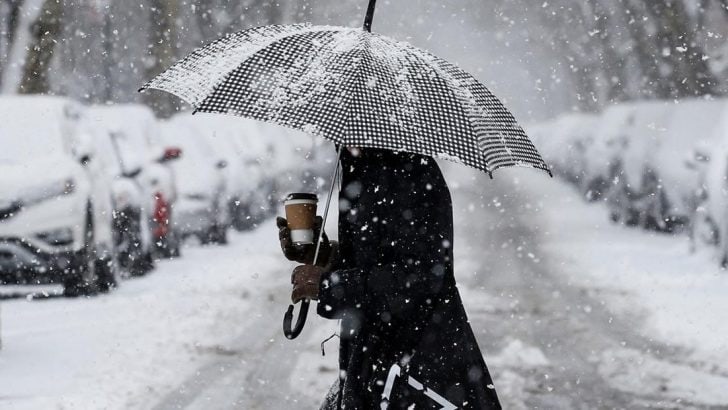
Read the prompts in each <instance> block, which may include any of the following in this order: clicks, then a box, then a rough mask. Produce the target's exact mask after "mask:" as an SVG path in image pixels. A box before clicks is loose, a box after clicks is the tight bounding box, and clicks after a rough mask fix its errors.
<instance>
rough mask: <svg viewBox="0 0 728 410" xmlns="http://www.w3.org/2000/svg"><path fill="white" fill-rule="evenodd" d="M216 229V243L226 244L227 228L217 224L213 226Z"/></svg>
mask: <svg viewBox="0 0 728 410" xmlns="http://www.w3.org/2000/svg"><path fill="white" fill-rule="evenodd" d="M215 230H216V231H217V232H216V234H215V236H216V237H217V243H218V244H220V245H227V243H228V237H227V231H228V230H227V228H226V227H224V226H217V227H216V228H215Z"/></svg>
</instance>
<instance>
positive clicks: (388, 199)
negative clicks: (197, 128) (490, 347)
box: [277, 148, 501, 410]
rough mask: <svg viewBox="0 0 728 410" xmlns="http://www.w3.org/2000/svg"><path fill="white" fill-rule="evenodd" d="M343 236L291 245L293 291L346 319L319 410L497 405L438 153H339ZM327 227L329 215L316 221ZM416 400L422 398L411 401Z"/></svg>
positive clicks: (285, 245) (296, 297) (327, 314)
mask: <svg viewBox="0 0 728 410" xmlns="http://www.w3.org/2000/svg"><path fill="white" fill-rule="evenodd" d="M341 172H342V176H341V178H342V179H341V190H340V197H339V227H338V231H339V232H338V234H339V236H338V239H339V241H338V243H337V242H334V241H328V238H326V239H325V240H324V242H323V244H322V246H321V251H320V255H319V258H318V263H317V265H316V266H314V265H312V262H313V246H308V247H300V246H294V245H293V244H292V243H291V240H290V231H289V230H288V228H287V222H286V220H285V219H284V218H280V217H279V218H278V220H277V225H278V228H279V239H280V243H281V248H282V250H283V253H284V255H285V256H286V257H287V258H288V259H289V260H294V261H297V262H299V263H303V265H301V266H298V267H296V268H295V269H294V271H293V274H292V278H291V279H292V283H293V292H292V299H293V302H294V303H297V302H298V301H300V300H303V299H313V300H318V307H317V313H318V314H319V315H320V316H322V317H324V318H327V319H340V320H341V324H340V330H339V337H340V346H339V367H340V372H339V377H338V380H336V382H335V383H334V385H333V386H332V387H331V389H330V391H329V394H328V395H327V396H326V398H325V400H324V403H323V404H322V406H321V409H324V410H328V409H405V408H416V409H430V408H432V409H455V408H459V409H500V408H501V405H500V403H499V400H498V396H497V394H496V391H495V388H494V386H493V381H492V379H491V376H490V374H489V372H488V368H487V366H486V364H485V361H484V359H483V356H482V354H481V352H480V349H479V348H478V345H477V342H476V340H475V336H474V335H473V331H472V329H471V327H470V325H469V322H468V319H467V316H466V313H465V310H464V307H463V304H462V301H461V298H460V295H459V293H458V290H457V287H456V285H455V277H454V275H453V265H454V259H453V246H454V241H453V217H452V200H451V197H450V192H449V190H448V187H447V185H446V183H445V180H444V178H443V176H442V173H441V171H440V169H439V167H438V165H437V163H436V162H435V160H434V159H432V158H431V157H428V156H423V155H419V154H413V153H405V152H392V151H389V150H382V149H374V148H363V149H351V148H347V149H344V150H342V154H341ZM319 226H320V220H319ZM413 405H414V407H412V406H413Z"/></svg>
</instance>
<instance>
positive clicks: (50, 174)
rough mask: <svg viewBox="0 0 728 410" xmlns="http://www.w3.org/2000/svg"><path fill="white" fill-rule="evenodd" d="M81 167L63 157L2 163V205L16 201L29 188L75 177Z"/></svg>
mask: <svg viewBox="0 0 728 410" xmlns="http://www.w3.org/2000/svg"><path fill="white" fill-rule="evenodd" d="M80 167H81V165H79V164H76V163H75V162H73V161H72V160H71V159H69V158H65V157H62V156H58V157H48V158H46V159H44V160H42V161H30V162H22V163H21V162H18V163H13V162H11V163H8V162H3V163H0V203H2V202H6V201H14V200H15V199H17V197H18V196H19V195H21V194H22V192H24V191H25V190H27V189H29V188H33V187H35V186H43V185H45V184H49V183H53V182H54V181H59V180H62V179H64V178H71V177H74V176H75V175H77V174H78V168H80Z"/></svg>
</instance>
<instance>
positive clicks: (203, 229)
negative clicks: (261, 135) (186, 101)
mask: <svg viewBox="0 0 728 410" xmlns="http://www.w3.org/2000/svg"><path fill="white" fill-rule="evenodd" d="M161 135H162V138H163V141H164V142H165V143H166V144H168V145H175V146H178V147H180V148H181V149H182V151H183V152H184V155H182V156H181V158H180V159H179V160H177V161H174V162H173V163H172V169H173V171H174V176H175V180H176V182H177V192H178V195H177V196H178V199H177V201H176V202H175V203H174V205H173V207H172V212H173V213H174V215H175V222H174V224H173V229H174V230H175V231H176V232H177V233H178V234H179V235H180V236H181V237H183V238H185V237H189V236H196V237H198V238H199V239H200V241H201V242H202V243H204V244H207V243H219V244H224V243H227V231H228V228H229V227H230V209H229V207H228V194H227V187H226V177H225V174H224V173H223V171H224V170H225V168H227V166H228V163H227V161H226V160H225V159H224V158H222V157H221V156H220V155H219V153H218V152H217V151H216V150H215V148H214V147H213V146H212V145H211V143H210V141H209V140H208V139H207V138H204V136H202V135H200V134H199V133H198V132H197V131H196V127H195V126H193V125H191V124H190V118H185V117H182V116H178V117H174V118H172V119H171V120H169V121H167V122H165V123H164V124H163V125H162V133H161Z"/></svg>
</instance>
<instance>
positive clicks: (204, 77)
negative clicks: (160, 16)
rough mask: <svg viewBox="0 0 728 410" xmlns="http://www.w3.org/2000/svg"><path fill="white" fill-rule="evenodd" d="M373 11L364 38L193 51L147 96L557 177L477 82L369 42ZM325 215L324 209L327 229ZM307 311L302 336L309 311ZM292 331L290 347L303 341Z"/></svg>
mask: <svg viewBox="0 0 728 410" xmlns="http://www.w3.org/2000/svg"><path fill="white" fill-rule="evenodd" d="M375 2H376V0H370V2H369V7H368V9H367V15H366V18H365V22H364V29H358V28H349V27H336V26H317V25H310V24H293V25H272V26H263V27H257V28H253V29H249V30H244V31H240V32H237V33H233V34H230V35H228V36H226V37H224V38H221V39H219V40H217V41H215V42H213V43H211V44H209V45H207V46H205V47H202V48H200V49H198V50H196V51H194V52H193V53H191V54H190V55H189V56H187V57H185V58H184V59H183V60H181V61H179V62H178V63H176V64H175V65H173V66H172V67H170V68H169V69H168V70H166V71H165V72H163V73H162V74H160V75H158V76H157V77H155V78H154V79H152V80H151V81H150V82H148V83H147V84H146V85H144V86H143V87H142V89H141V90H145V89H157V90H162V91H166V92H169V93H171V94H174V95H176V96H178V97H180V98H182V99H183V100H185V101H186V102H187V103H189V104H190V105H191V106H192V107H194V109H195V112H210V113H222V114H232V115H238V116H242V117H248V118H253V119H256V120H260V121H267V122H272V123H276V124H279V125H283V126H287V127H291V128H295V129H299V130H303V131H305V132H308V133H310V134H314V135H319V136H321V137H323V138H326V139H328V140H331V141H333V142H334V143H335V144H337V145H338V147H339V152H340V150H341V147H343V146H349V147H362V148H366V147H370V148H383V149H390V150H395V151H406V152H413V153H417V154H422V155H427V156H432V157H435V158H441V159H446V160H450V161H455V162H459V163H462V164H465V165H469V166H471V167H474V168H477V169H480V170H482V171H484V172H486V173H487V174H488V175H490V177H491V178H492V177H493V171H495V170H496V169H499V168H502V167H507V166H525V167H532V168H536V169H541V170H544V171H546V172H548V173H549V174H551V172H550V170H549V168H548V166H547V165H546V163H545V162H544V161H543V159H542V158H541V155H540V154H539V153H538V151H537V150H536V148H535V147H534V145H533V143H532V142H531V141H530V140H529V139H528V137H527V136H526V133H525V132H524V131H523V128H521V126H519V125H518V123H517V122H516V120H515V118H514V117H513V115H512V114H511V113H510V112H509V111H508V110H507V109H506V108H505V106H504V105H503V104H502V103H501V102H500V101H499V100H498V98H496V97H495V96H494V95H493V94H492V93H491V92H490V91H489V90H488V89H487V88H486V87H485V86H484V85H483V84H481V83H480V82H479V81H478V80H476V79H475V78H474V77H473V76H472V75H470V74H468V73H467V72H465V71H463V70H462V69H460V68H459V67H457V66H456V65H454V64H452V63H449V62H447V61H445V60H443V59H441V58H438V57H436V56H434V55H432V54H430V53H429V52H427V51H425V50H422V49H419V48H416V47H414V46H412V45H410V44H407V43H404V42H399V41H395V40H393V39H390V38H387V37H385V36H382V35H379V34H376V33H371V31H370V29H371V23H372V18H373V15H374V7H375ZM335 179H336V174H334V179H333V180H335ZM333 186H334V185H333V182H332V185H331V190H330V193H333ZM330 199H331V195H329V202H330ZM328 208H329V203H328V202H327V204H326V209H325V212H324V224H325V223H326V222H325V221H326V216H327V215H328ZM316 253H317V254H318V249H317V252H316ZM301 309H302V310H301V315H300V316H299V323H300V324H301V327H302V322H300V319H301V316H302V317H304V320H305V311H304V309H307V304H304V305H302V307H301ZM292 310H293V307H292V306H291V307H290V308H289V311H288V313H287V315H286V322H288V323H290V320H291V317H290V316H291V315H292ZM286 327H287V326H286V325H285V324H284V330H286V335H287V336H289V338H292V337H291V335H293V337H295V335H297V332H296V331H295V330H294V331H293V332H291V331H289V329H286ZM297 328H298V326H297ZM299 331H300V329H299ZM294 334H295V335H294Z"/></svg>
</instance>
